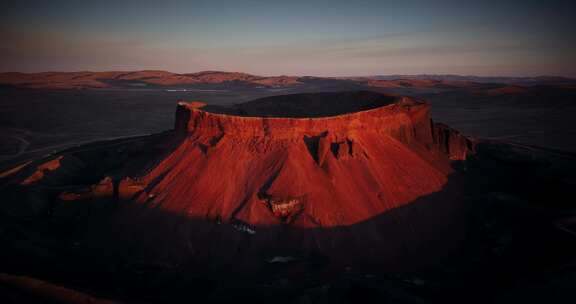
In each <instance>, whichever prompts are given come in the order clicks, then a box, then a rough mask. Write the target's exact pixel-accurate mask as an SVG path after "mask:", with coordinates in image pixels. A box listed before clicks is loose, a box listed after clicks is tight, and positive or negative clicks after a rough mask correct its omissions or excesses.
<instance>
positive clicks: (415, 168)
mask: <svg viewBox="0 0 576 304" xmlns="http://www.w3.org/2000/svg"><path fill="white" fill-rule="evenodd" d="M341 96H346V97H348V98H350V100H346V103H345V105H346V106H347V108H346V109H345V110H349V109H354V108H357V109H362V111H359V112H353V113H347V114H340V115H336V116H329V117H322V115H323V113H324V112H326V113H332V112H333V111H334V109H335V108H336V109H338V107H339V106H342V105H337V104H330V99H331V98H334V99H337V98H338V97H341ZM279 98H282V99H288V100H290V99H292V100H293V102H292V103H291V104H294V103H296V104H297V103H298V101H299V100H306V101H307V102H308V104H307V106H308V108H309V109H312V110H311V111H310V112H309V114H310V115H311V116H320V117H311V118H293V117H247V116H238V115H227V114H219V113H211V112H207V111H205V110H203V107H202V104H201V103H198V102H195V103H185V102H180V103H179V104H178V109H177V114H176V116H177V120H176V123H175V126H176V130H175V131H176V133H178V134H180V135H181V136H183V138H184V139H183V140H182V142H181V144H180V145H179V146H178V147H177V148H175V149H174V151H172V152H171V153H170V154H169V155H168V156H166V157H164V158H163V159H162V160H161V161H160V162H159V164H158V165H157V166H156V167H155V168H154V169H153V170H151V171H150V172H149V173H147V174H146V175H144V176H142V177H141V180H142V181H143V182H144V184H148V185H150V186H149V187H147V190H146V191H143V192H142V193H141V194H140V195H137V197H136V199H137V201H139V202H141V203H142V204H146V205H147V206H149V207H153V208H162V209H164V210H167V211H169V212H171V213H176V214H186V215H187V216H190V217H192V218H198V219H205V220H210V219H216V218H219V219H223V220H227V221H230V220H233V219H234V220H240V221H243V222H246V223H249V224H251V225H256V226H258V225H263V226H270V225H279V224H281V223H290V225H293V226H297V227H308V228H312V227H335V226H341V225H352V224H354V223H357V222H360V221H364V220H367V219H370V218H372V217H374V216H376V215H378V214H381V213H383V212H386V211H388V210H391V209H393V208H396V207H399V206H402V205H404V204H407V203H409V202H411V201H413V200H415V199H417V198H418V197H420V196H423V195H427V194H430V193H433V192H436V191H439V190H440V189H442V187H443V185H444V184H445V183H446V177H447V175H448V174H449V173H450V172H451V169H450V165H449V160H450V159H452V160H461V159H463V158H465V157H466V153H467V151H468V150H467V149H468V147H467V146H466V144H467V143H466V139H465V138H464V137H462V136H460V135H458V134H457V133H455V132H454V131H452V130H451V129H448V128H446V127H443V126H436V125H433V124H431V121H430V118H429V105H428V104H426V103H424V102H420V101H417V100H414V99H410V98H406V97H394V96H388V95H381V94H376V93H370V92H355V93H324V94H295V95H286V96H281V97H279ZM358 99H360V100H358ZM343 102H344V101H343ZM253 104H254V105H255V104H258V106H252V108H255V109H257V111H258V112H260V114H261V115H262V114H263V113H262V112H265V110H264V109H265V108H266V107H269V108H270V107H271V109H275V108H276V107H278V106H280V105H279V104H276V103H274V98H266V99H265V100H264V104H259V103H258V102H257V101H256V102H253ZM316 104H323V107H324V108H316V107H315V106H316ZM351 105H352V106H351ZM243 111H244V114H243V115H250V107H245V108H244V109H243ZM246 113H248V114H246ZM284 113H286V114H285V116H290V112H289V111H286V112H284ZM461 145H463V146H461ZM150 194H153V198H150ZM287 218H290V219H289V221H287Z"/></svg>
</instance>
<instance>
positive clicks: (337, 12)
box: [0, 0, 576, 77]
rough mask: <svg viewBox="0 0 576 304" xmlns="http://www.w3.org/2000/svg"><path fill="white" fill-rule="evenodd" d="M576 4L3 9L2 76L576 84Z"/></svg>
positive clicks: (27, 5)
mask: <svg viewBox="0 0 576 304" xmlns="http://www.w3.org/2000/svg"><path fill="white" fill-rule="evenodd" d="M575 2H576V1H573V0H571V1H562V0H540V1H533V0H523V1H522V0H514V1H505V0H499V1H495V0H477V1H466V0H460V1H450V0H444V1H432V0H427V1H416V0H380V1H376V0H374V1H362V0H356V1H352V0H346V1H341V0H332V1H324V0H318V1H315V0H304V1H300V0H292V1H290V0H286V1H275V0H253V1H242V0H212V1H208V0H207V1H183V0H182V1H143V0H140V1H131V0H128V1H123V0H115V1H108V0H100V1H80V0H76V1H62V0H52V1H29V0H19V1H10V0H9V1H3V2H2V4H0V19H1V20H0V39H1V41H2V44H0V71H22V72H37V71H80V70H92V71H103V70H142V69H161V70H168V71H172V72H196V71H201V70H225V71H242V72H248V73H253V74H260V75H280V74H286V75H318V76H352V75H375V74H421V73H427V74H474V75H491V76H495V75H499V76H535V75H563V76H571V77H576V33H575V32H576V31H575V29H576V4H575Z"/></svg>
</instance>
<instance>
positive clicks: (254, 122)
mask: <svg viewBox="0 0 576 304" xmlns="http://www.w3.org/2000/svg"><path fill="white" fill-rule="evenodd" d="M342 95H343V96H344V98H342ZM299 101H305V102H306V104H302V105H299V104H298V102H299ZM286 103H291V104H290V105H291V106H292V108H288V106H283V104H286ZM316 103H321V106H320V105H317V104H316ZM429 108H430V106H429V104H427V103H425V102H422V101H417V100H415V99H411V98H408V97H397V96H391V95H384V94H378V93H373V92H353V93H350V92H345V93H315V94H292V95H283V96H273V97H267V98H263V99H259V100H255V101H252V102H249V103H246V104H243V105H241V106H239V107H238V108H236V109H226V110H224V109H222V108H216V109H214V107H213V108H211V107H210V106H206V107H205V104H203V103H201V102H191V103H187V102H179V103H178V109H177V114H176V124H175V128H176V129H177V130H178V131H179V132H183V133H189V134H190V135H195V136H201V137H203V136H223V135H233V136H234V137H235V138H237V139H239V138H260V137H267V138H271V139H283V140H284V139H302V137H304V136H307V137H310V136H321V137H327V138H329V139H330V140H332V141H335V142H338V141H343V140H346V139H350V138H351V137H354V136H355V135H356V134H357V133H358V132H375V133H381V134H383V135H389V136H392V137H394V138H396V139H398V140H400V141H402V142H404V143H410V142H412V141H414V140H416V141H419V142H420V143H421V144H423V145H431V144H433V137H432V131H431V125H430V120H429ZM304 109H310V110H307V111H305V112H304ZM214 110H216V111H214ZM305 115H308V117H305Z"/></svg>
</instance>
